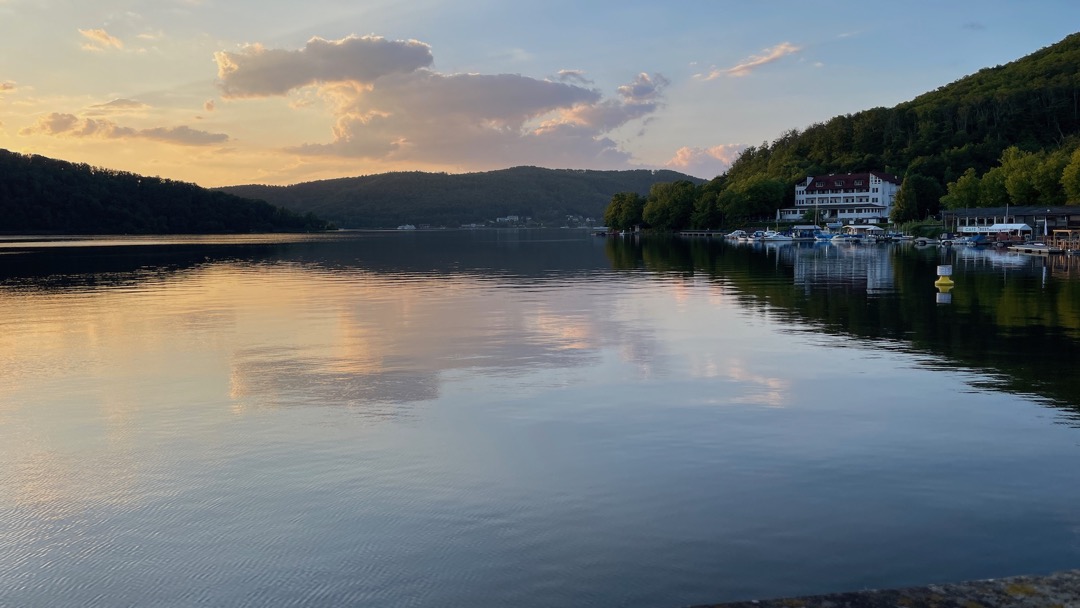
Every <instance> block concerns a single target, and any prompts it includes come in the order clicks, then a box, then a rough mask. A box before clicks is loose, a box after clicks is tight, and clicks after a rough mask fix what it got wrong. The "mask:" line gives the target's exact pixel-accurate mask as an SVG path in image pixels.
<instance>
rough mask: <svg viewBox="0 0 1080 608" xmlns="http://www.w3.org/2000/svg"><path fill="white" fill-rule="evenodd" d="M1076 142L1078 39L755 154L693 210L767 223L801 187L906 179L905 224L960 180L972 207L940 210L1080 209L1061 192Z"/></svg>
mask: <svg viewBox="0 0 1080 608" xmlns="http://www.w3.org/2000/svg"><path fill="white" fill-rule="evenodd" d="M884 77H886V78H887V77H888V75H887V74H885V75H884ZM1078 140H1080V34H1073V35H1071V36H1069V37H1067V38H1065V39H1064V40H1062V41H1061V42H1058V43H1056V44H1054V45H1052V46H1049V47H1046V48H1044V49H1041V50H1039V51H1036V52H1034V53H1032V54H1031V55H1028V56H1027V57H1024V58H1021V59H1018V60H1016V61H1013V62H1011V63H1008V64H1006V65H1001V66H996V67H989V68H985V69H982V70H980V71H978V72H976V73H975V74H972V75H970V76H967V77H965V78H962V79H960V80H957V81H956V82H953V83H951V84H948V85H945V86H942V87H940V88H938V89H937V90H935V91H932V92H929V93H925V94H922V95H919V96H917V97H915V98H914V99H912V100H911V101H908V102H905V103H901V104H899V105H897V106H895V107H893V108H873V109H869V110H865V111H862V112H858V113H855V114H847V115H843V116H837V117H835V118H832V119H830V120H828V121H826V122H823V123H817V124H813V125H810V126H808V127H806V128H805V129H803V130H801V131H800V130H798V129H792V130H790V131H787V132H785V133H783V134H781V135H780V136H779V137H778V138H777V139H776V140H774V141H772V142H771V143H770V142H765V143H762V144H761V145H760V146H753V147H751V148H749V149H747V150H746V151H745V152H744V153H743V154H742V155H741V156H740V157H739V158H738V159H737V160H736V161H735V163H733V165H732V166H731V168H730V169H729V170H728V171H727V173H725V174H724V175H723V176H721V177H720V178H717V179H716V180H714V182H713V183H712V184H710V185H709V187H707V189H706V190H704V191H703V195H704V197H705V198H709V199H710V200H711V201H712V202H711V203H710V202H708V201H706V200H704V199H699V205H704V206H708V205H713V206H714V207H715V208H714V209H713V210H712V211H711V212H710V213H701V214H699V215H700V216H701V217H711V218H724V217H727V218H728V219H731V218H732V217H737V216H748V215H749V216H753V215H759V216H764V217H767V216H769V215H771V214H773V213H774V212H775V210H776V209H777V208H778V207H781V206H787V205H790V204H791V200H792V198H793V196H794V189H793V186H794V184H795V183H796V182H798V181H801V180H803V179H805V178H806V176H808V175H822V174H827V173H857V172H865V171H872V170H876V171H884V172H887V173H892V174H895V175H898V176H901V177H903V178H904V181H905V184H906V186H907V188H906V192H905V191H903V190H902V194H903V195H904V196H901V197H898V199H897V200H898V204H899V206H900V208H899V211H900V215H901V217H900V218H899V219H901V220H904V219H910V218H921V217H925V216H926V215H927V214H933V213H936V211H937V208H938V207H939V206H940V205H941V204H942V203H941V199H942V197H943V195H946V194H947V193H949V194H952V193H953V192H952V191H953V189H954V188H956V184H955V183H956V182H957V181H958V180H960V179H961V178H962V177H964V176H965V175H967V176H968V177H967V178H966V180H965V181H964V182H962V183H961V184H960V186H961V187H967V191H968V195H967V196H966V197H959V196H957V197H953V198H951V199H950V198H946V200H945V203H946V204H949V205H953V206H957V205H966V206H973V205H982V206H997V205H1004V204H1006V202H1011V203H1012V204H1025V205H1035V204H1039V205H1041V204H1065V203H1066V202H1080V196H1077V193H1080V190H1077V192H1074V193H1070V191H1069V189H1068V187H1066V186H1065V185H1064V183H1063V180H1065V179H1066V174H1067V173H1068V171H1067V170H1066V169H1065V166H1066V165H1067V164H1068V163H1069V162H1070V155H1071V154H1072V153H1073V152H1074V151H1075V150H1076V149H1077V148H1078V145H1080V141H1078ZM1033 167H1040V168H1041V169H1040V170H1041V171H1042V173H1043V175H1035V173H1034V172H1033ZM1047 167H1049V168H1047ZM987 174H990V175H991V180H990V181H986V180H985V179H983V181H982V182H981V183H980V182H979V180H980V179H982V178H984V177H985V175H987ZM1078 179H1080V178H1078ZM1006 181H1008V182H1009V184H1010V186H1009V188H1006V186H1005V183H1006ZM1076 187H1077V188H1078V189H1080V183H1078V184H1077V185H1076ZM980 188H981V192H980ZM961 189H962V188H961ZM760 192H766V193H768V194H769V196H767V197H762V196H759V195H757V194H756V193H760ZM958 192H959V190H958ZM903 216H907V217H903Z"/></svg>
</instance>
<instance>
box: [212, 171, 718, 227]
mask: <svg viewBox="0 0 1080 608" xmlns="http://www.w3.org/2000/svg"><path fill="white" fill-rule="evenodd" d="M675 180H690V181H692V182H694V183H701V182H702V181H704V180H698V179H696V178H691V177H690V176H687V175H684V174H682V173H678V172H675V171H650V170H633V171H592V170H577V169H543V168H540V167H514V168H510V169H503V170H499V171H487V172H480V173H465V174H447V173H425V172H419V171H412V172H395V173H382V174H378V175H368V176H362V177H350V178H341V179H332V180H324V181H317V182H306V183H301V184H295V185H292V186H260V185H247V186H230V187H227V188H221V190H222V191H224V192H229V193H232V194H236V195H239V196H245V197H250V198H258V199H262V200H266V201H269V202H271V203H273V204H275V205H281V206H283V207H286V208H289V209H292V210H294V211H298V212H301V213H306V212H314V213H316V214H318V215H319V216H320V217H324V218H326V219H328V220H330V221H333V222H334V223H336V224H337V225H339V226H342V227H345V228H386V227H391V228H392V227H395V226H398V225H401V224H416V225H420V224H430V225H432V226H451V227H457V226H460V225H461V224H471V223H483V222H485V221H491V220H494V219H495V218H498V217H506V216H510V215H517V216H520V217H531V218H533V219H534V220H537V221H541V222H554V223H555V225H561V223H562V222H564V221H565V218H566V217H567V216H581V217H592V218H599V217H600V216H601V215H602V214H603V212H604V208H605V206H606V205H607V204H608V202H609V201H610V200H611V197H612V196H613V195H614V194H615V193H617V192H636V193H639V194H642V195H644V194H647V193H648V192H649V188H650V187H651V186H652V185H653V184H654V183H656V182H669V181H675Z"/></svg>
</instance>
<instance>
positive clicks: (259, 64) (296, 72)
mask: <svg viewBox="0 0 1080 608" xmlns="http://www.w3.org/2000/svg"><path fill="white" fill-rule="evenodd" d="M214 59H215V60H216V61H217V65H218V78H219V79H220V80H221V88H222V91H223V92H224V96H225V97H234V98H235V97H265V96H268V95H284V94H286V93H288V92H289V91H290V90H292V89H295V88H298V87H303V86H307V85H311V84H319V83H328V82H344V81H350V82H359V83H370V82H372V81H374V80H375V79H377V78H379V77H380V76H386V75H387V74H394V73H407V72H412V71H414V70H416V69H418V68H422V67H426V66H429V65H431V62H432V56H431V48H430V47H428V45H426V44H424V43H422V42H417V41H415V40H405V41H402V40H396V41H392V40H387V39H385V38H381V37H378V36H363V37H357V36H349V37H346V38H343V39H341V40H323V39H322V38H312V39H311V40H309V41H308V43H307V45H306V46H305V47H304V48H303V49H300V50H298V51H286V50H281V49H267V48H265V47H263V46H262V45H259V44H253V45H249V46H246V47H244V49H243V50H241V51H240V52H238V53H229V52H226V51H219V52H217V53H215V54H214Z"/></svg>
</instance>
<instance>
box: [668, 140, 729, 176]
mask: <svg viewBox="0 0 1080 608" xmlns="http://www.w3.org/2000/svg"><path fill="white" fill-rule="evenodd" d="M746 148H747V145H746V144H721V145H719V146H713V147H711V148H689V147H684V148H679V150H678V151H677V152H676V153H675V157H674V158H672V159H671V160H669V161H668V162H666V163H665V164H664V166H665V167H668V168H669V169H673V170H675V171H681V172H683V173H686V174H687V175H693V176H694V177H700V178H704V179H712V178H714V177H716V176H717V175H721V174H722V173H724V172H725V171H727V170H728V169H729V168H730V167H731V164H732V163H734V162H735V159H737V158H738V157H739V155H740V154H742V152H743V150H745V149H746Z"/></svg>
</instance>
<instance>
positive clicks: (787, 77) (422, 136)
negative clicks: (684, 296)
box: [0, 0, 1080, 187]
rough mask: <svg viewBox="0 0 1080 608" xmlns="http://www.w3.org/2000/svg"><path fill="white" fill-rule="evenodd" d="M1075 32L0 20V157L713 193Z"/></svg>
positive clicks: (855, 13)
mask: <svg viewBox="0 0 1080 608" xmlns="http://www.w3.org/2000/svg"><path fill="white" fill-rule="evenodd" d="M1078 29H1080V2H1077V1H1076V0H1030V1H1028V2H1018V1H1003V0H979V1H971V0H950V1H948V2H942V1H941V0H932V1H931V0H909V1H907V2H905V3H897V2H884V1H877V0H865V1H852V0H820V1H819V2H815V3H807V2H796V1H793V0H792V1H788V0H738V1H735V0H682V1H678V0H676V1H672V2H664V3H661V2H656V1H653V2H645V1H640V0H619V1H609V0H575V1H566V0H545V1H544V2H528V3H526V2H520V1H517V2H510V1H508V0H454V1H449V0H304V1H303V2H300V1H294V2H283V1H278V0H0V148H4V149H8V150H12V151H15V152H20V153H24V154H40V155H43V156H48V157H51V158H58V159H63V160H68V161H73V162H79V163H87V164H90V165H93V166H95V167H103V168H107V169H112V170H117V171H127V172H132V173H139V174H143V175H150V176H160V177H164V178H168V179H173V180H179V181H185V182H193V183H197V184H199V185H201V186H206V187H216V186H227V185H238V184H252V183H260V184H276V185H287V184H293V183H299V182H306V181H314V180H320V179H330V178H336V177H351V176H359V175H371V174H376V173H384V172H388V171H436V172H447V173H467V172H477V171H489V170H494V169H503V168H507V167H514V166H520V165H533V166H540V167H549V168H555V169H672V170H676V171H681V172H683V173H686V174H689V175H693V176H696V177H701V178H705V179H711V178H713V177H715V176H717V175H719V174H721V173H723V172H724V171H725V170H726V169H727V168H728V167H729V166H730V164H731V162H732V161H733V160H734V159H735V158H736V157H737V156H738V154H739V152H741V151H742V150H743V149H745V148H746V147H747V146H749V145H760V144H762V143H764V142H770V141H773V140H775V139H777V138H778V137H779V136H780V135H781V134H782V133H784V132H785V131H788V130H791V129H798V130H802V129H805V128H806V127H808V126H810V125H813V124H815V123H821V122H826V121H828V120H829V119H830V118H832V117H834V116H838V115H842V114H849V113H855V112H859V111H861V110H866V109H869V108H873V107H891V106H894V105H896V104H898V103H901V102H904V101H907V100H910V99H912V98H914V97H916V96H918V95H919V94H921V93H925V92H927V91H932V90H934V89H936V88H938V87H941V86H944V85H947V84H949V83H951V82H954V81H956V80H958V79H960V78H963V77H964V76H967V75H969V74H972V73H974V72H977V71H978V70H980V69H982V68H985V67H992V66H995V65H1001V64H1004V63H1008V62H1010V61H1013V60H1016V59H1019V58H1021V57H1023V56H1025V55H1028V54H1030V53H1032V52H1035V51H1037V50H1038V49H1040V48H1043V47H1046V46H1049V45H1051V44H1054V43H1056V42H1059V41H1060V40H1061V39H1063V38H1064V37H1066V36H1068V35H1069V34H1072V33H1074V32H1075V31H1077V30H1078Z"/></svg>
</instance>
